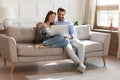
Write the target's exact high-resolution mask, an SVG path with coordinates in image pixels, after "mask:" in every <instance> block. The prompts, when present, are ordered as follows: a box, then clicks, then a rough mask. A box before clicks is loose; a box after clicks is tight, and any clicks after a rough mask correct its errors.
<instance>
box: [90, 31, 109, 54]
mask: <svg viewBox="0 0 120 80" xmlns="http://www.w3.org/2000/svg"><path fill="white" fill-rule="evenodd" d="M110 38H111V34H110V33H101V32H91V34H90V40H92V41H98V42H102V43H103V46H104V48H103V56H106V55H108V51H109V45H110Z"/></svg>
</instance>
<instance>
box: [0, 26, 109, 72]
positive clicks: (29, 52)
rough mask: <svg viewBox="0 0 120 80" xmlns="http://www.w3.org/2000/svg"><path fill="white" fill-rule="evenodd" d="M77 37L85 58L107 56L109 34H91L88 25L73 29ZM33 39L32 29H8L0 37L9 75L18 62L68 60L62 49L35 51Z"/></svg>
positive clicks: (1, 51) (0, 52)
mask: <svg viewBox="0 0 120 80" xmlns="http://www.w3.org/2000/svg"><path fill="white" fill-rule="evenodd" d="M75 29H76V31H77V34H78V35H77V37H78V39H80V40H81V41H82V43H83V44H84V45H85V56H86V58H87V57H91V56H92V57H93V56H100V57H102V58H103V62H104V66H105V59H104V56H107V55H108V50H109V43H110V36H111V35H110V34H108V33H100V32H91V31H90V30H89V29H90V28H89V25H80V26H77V27H75ZM34 37H35V29H34V28H25V27H8V28H7V34H6V35H0V54H1V56H2V57H3V58H4V63H5V66H6V60H7V61H9V62H11V70H10V73H13V70H14V64H16V63H19V62H36V61H47V60H63V59H67V58H69V57H68V56H67V54H66V52H65V51H64V49H63V48H45V49H35V48H34V44H33V43H32V41H33V40H34Z"/></svg>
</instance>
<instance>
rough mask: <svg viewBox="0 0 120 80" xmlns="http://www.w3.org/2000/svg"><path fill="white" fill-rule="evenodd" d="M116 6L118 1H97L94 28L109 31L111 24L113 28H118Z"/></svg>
mask: <svg viewBox="0 0 120 80" xmlns="http://www.w3.org/2000/svg"><path fill="white" fill-rule="evenodd" d="M118 4H119V0H97V7H96V22H95V26H96V28H104V29H109V27H110V24H111V22H112V25H113V27H115V28H117V27H118V17H119V13H118ZM111 19H112V21H111Z"/></svg>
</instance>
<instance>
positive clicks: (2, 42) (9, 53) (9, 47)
mask: <svg viewBox="0 0 120 80" xmlns="http://www.w3.org/2000/svg"><path fill="white" fill-rule="evenodd" d="M0 53H1V56H2V57H3V58H5V59H7V60H8V61H10V62H12V63H15V62H17V45H16V41H15V39H14V38H12V37H8V36H6V35H0Z"/></svg>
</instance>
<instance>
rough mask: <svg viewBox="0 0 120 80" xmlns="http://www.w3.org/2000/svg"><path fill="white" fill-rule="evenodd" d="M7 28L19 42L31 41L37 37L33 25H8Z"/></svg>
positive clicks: (11, 35) (8, 33)
mask: <svg viewBox="0 0 120 80" xmlns="http://www.w3.org/2000/svg"><path fill="white" fill-rule="evenodd" d="M6 30H7V35H8V36H10V37H13V38H15V40H16V41H17V42H31V41H33V40H34V37H35V29H34V28H31V27H7V29H6Z"/></svg>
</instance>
